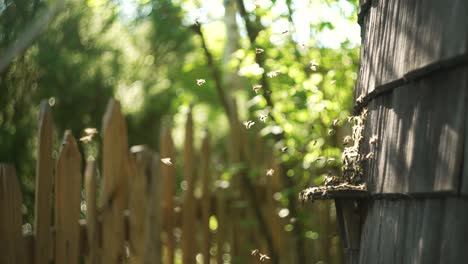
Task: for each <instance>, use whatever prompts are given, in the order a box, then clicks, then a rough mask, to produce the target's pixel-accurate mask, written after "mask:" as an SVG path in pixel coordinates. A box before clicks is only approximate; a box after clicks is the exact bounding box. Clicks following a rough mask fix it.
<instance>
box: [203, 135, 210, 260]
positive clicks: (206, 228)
mask: <svg viewBox="0 0 468 264" xmlns="http://www.w3.org/2000/svg"><path fill="white" fill-rule="evenodd" d="M200 176H201V185H202V193H203V196H202V201H201V207H202V219H201V220H202V221H201V223H202V234H203V245H202V254H203V263H205V264H209V263H210V259H211V255H210V249H211V230H210V225H209V222H210V216H211V182H212V180H211V146H210V136H209V134H208V132H206V134H205V137H204V138H203V142H202V147H201V152H200Z"/></svg>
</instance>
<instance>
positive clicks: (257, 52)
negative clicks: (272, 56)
mask: <svg viewBox="0 0 468 264" xmlns="http://www.w3.org/2000/svg"><path fill="white" fill-rule="evenodd" d="M264 51H265V50H264V49H261V48H256V49H255V53H256V54H260V53H263V52H264Z"/></svg>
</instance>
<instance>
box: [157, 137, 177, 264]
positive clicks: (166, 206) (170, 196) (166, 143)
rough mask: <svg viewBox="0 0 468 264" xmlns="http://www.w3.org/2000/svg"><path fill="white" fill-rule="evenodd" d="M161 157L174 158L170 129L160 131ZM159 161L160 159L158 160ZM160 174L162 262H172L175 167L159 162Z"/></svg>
mask: <svg viewBox="0 0 468 264" xmlns="http://www.w3.org/2000/svg"><path fill="white" fill-rule="evenodd" d="M160 153H161V158H168V157H169V158H172V159H173V158H174V154H175V153H174V142H173V140H172V136H171V131H170V129H163V130H162V132H161V151H160ZM158 162H160V161H158ZM160 174H161V178H162V185H163V186H164V188H163V190H162V199H163V201H162V210H163V226H164V231H165V233H166V237H167V240H166V243H165V244H166V247H167V254H166V258H165V259H164V263H168V264H174V256H175V246H176V244H175V243H176V241H175V236H174V227H175V214H174V207H175V203H174V196H175V189H176V186H175V180H176V179H175V177H176V176H175V168H174V165H173V166H169V165H166V164H161V166H160Z"/></svg>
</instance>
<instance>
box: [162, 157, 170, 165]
mask: <svg viewBox="0 0 468 264" xmlns="http://www.w3.org/2000/svg"><path fill="white" fill-rule="evenodd" d="M161 162H162V163H164V164H166V165H169V166H172V162H171V158H163V159H161Z"/></svg>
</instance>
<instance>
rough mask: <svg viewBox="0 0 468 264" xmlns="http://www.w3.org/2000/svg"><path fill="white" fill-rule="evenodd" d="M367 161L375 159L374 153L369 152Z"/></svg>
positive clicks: (366, 157)
mask: <svg viewBox="0 0 468 264" xmlns="http://www.w3.org/2000/svg"><path fill="white" fill-rule="evenodd" d="M364 158H365V159H367V160H370V159H373V158H374V152H369V153H367V155H366V156H365V157H364Z"/></svg>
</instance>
